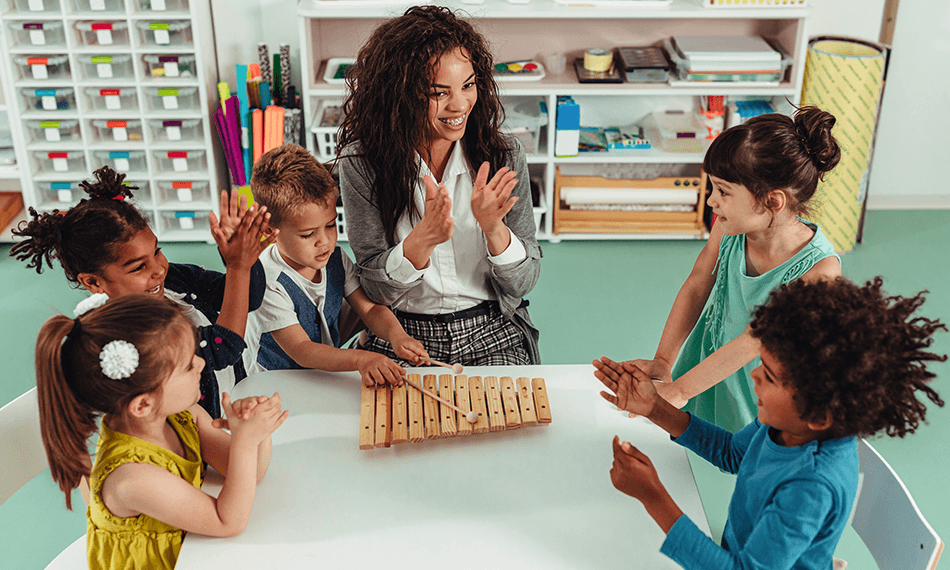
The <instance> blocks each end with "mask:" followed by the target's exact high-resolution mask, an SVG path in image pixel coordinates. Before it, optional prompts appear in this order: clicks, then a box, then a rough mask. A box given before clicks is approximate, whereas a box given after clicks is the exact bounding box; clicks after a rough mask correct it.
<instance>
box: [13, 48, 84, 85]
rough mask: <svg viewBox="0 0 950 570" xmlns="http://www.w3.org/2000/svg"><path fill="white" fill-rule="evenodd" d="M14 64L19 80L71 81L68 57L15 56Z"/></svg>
mask: <svg viewBox="0 0 950 570" xmlns="http://www.w3.org/2000/svg"><path fill="white" fill-rule="evenodd" d="M13 63H14V66H15V68H16V70H17V73H18V74H19V79H26V80H28V81H29V80H36V81H60V80H67V81H68V80H69V79H71V77H70V74H69V56H67V55H61V54H43V55H17V56H13Z"/></svg>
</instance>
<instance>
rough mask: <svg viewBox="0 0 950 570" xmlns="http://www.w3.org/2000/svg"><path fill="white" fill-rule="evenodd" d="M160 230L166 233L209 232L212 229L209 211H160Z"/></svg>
mask: <svg viewBox="0 0 950 570" xmlns="http://www.w3.org/2000/svg"><path fill="white" fill-rule="evenodd" d="M158 231H159V232H160V233H162V234H166V235H167V234H174V233H178V232H189V233H191V232H194V233H201V234H207V233H208V232H210V231H211V225H210V224H209V222H208V212H207V211H193V210H176V211H167V210H166V211H163V212H159V224H158Z"/></svg>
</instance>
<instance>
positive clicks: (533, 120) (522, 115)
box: [501, 100, 548, 153]
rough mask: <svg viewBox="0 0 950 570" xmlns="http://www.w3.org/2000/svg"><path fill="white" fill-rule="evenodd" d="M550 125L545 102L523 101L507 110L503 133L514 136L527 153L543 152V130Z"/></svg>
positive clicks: (502, 128)
mask: <svg viewBox="0 0 950 570" xmlns="http://www.w3.org/2000/svg"><path fill="white" fill-rule="evenodd" d="M547 124H548V110H547V105H545V103H544V101H540V100H538V101H522V102H520V103H518V104H516V105H515V106H514V107H512V108H510V109H505V122H504V124H502V126H501V130H502V131H503V132H506V133H509V134H511V135H514V137H515V138H517V139H518V140H519V141H521V146H523V147H524V150H525V152H529V153H533V152H540V151H541V141H542V140H544V139H543V138H541V128H542V127H544V126H546V125H547Z"/></svg>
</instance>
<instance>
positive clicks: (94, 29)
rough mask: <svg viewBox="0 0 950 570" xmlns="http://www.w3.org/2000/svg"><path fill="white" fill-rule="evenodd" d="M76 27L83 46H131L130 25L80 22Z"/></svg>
mask: <svg viewBox="0 0 950 570" xmlns="http://www.w3.org/2000/svg"><path fill="white" fill-rule="evenodd" d="M75 25H76V32H77V36H78V37H79V45H81V46H85V47H98V46H119V47H128V46H129V24H128V23H126V22H122V21H114V22H107V21H98V22H97V21H91V22H90V21H79V22H76V24H75Z"/></svg>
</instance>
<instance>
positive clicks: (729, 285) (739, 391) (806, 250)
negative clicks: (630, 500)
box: [672, 220, 841, 432]
mask: <svg viewBox="0 0 950 570" xmlns="http://www.w3.org/2000/svg"><path fill="white" fill-rule="evenodd" d="M801 221H802V223H804V224H805V225H806V226H808V227H809V228H811V229H812V230H814V232H815V235H814V236H813V237H812V239H811V241H809V242H808V243H807V244H806V245H805V247H803V248H802V249H801V250H800V251H799V252H798V253H796V254H795V255H793V256H792V257H791V258H790V259H788V260H787V261H785V262H784V263H782V264H780V265H778V266H777V267H774V268H772V269H771V270H769V271H767V272H765V273H763V274H762V275H758V276H756V277H749V276H748V274H747V273H748V272H747V270H746V257H745V247H746V241H745V235H744V234H743V235H736V236H725V235H724V236H722V242H720V244H719V258H718V260H717V261H716V267H717V271H718V273H717V274H716V283H715V285H714V286H713V289H712V291H711V292H710V294H709V298H708V299H707V300H706V306H705V307H703V312H702V314H700V316H699V320H698V321H697V323H696V326H695V327H693V330H692V332H690V333H689V337H688V338H687V339H686V342H685V343H684V344H683V348H682V349H681V350H680V354H679V357H678V358H677V360H676V364H674V366H673V370H672V376H673V380H676V379H677V378H679V377H680V376H682V375H683V374H685V373H686V372H688V371H689V370H691V369H692V368H693V367H695V366H696V365H697V364H699V363H700V362H702V361H703V360H704V359H705V358H706V357H708V356H709V355H711V354H712V353H714V352H716V351H717V350H719V349H720V348H721V347H722V346H723V345H725V344H726V343H728V342H729V341H731V340H732V339H734V338H736V337H737V336H739V335H740V334H742V331H744V330H745V328H746V327H747V326H748V325H749V323H750V322H752V312H753V311H755V308H756V307H758V306H759V305H761V304H763V303H765V302H766V300H768V297H769V293H771V292H772V290H773V289H775V288H777V287H778V286H779V285H782V284H783V283H789V282H791V281H794V280H795V279H798V278H799V277H801V276H802V275H804V274H805V273H806V272H808V270H809V269H811V268H812V267H813V266H814V265H815V264H816V263H818V262H819V261H821V260H822V259H825V258H826V257H835V258H837V259H838V261H839V263H840V261H841V258H840V257H838V254H836V253H835V250H834V246H832V245H831V242H830V241H828V238H826V237H825V234H824V233H822V231H821V228H819V227H818V226H817V225H816V224H813V223H811V222H806V221H804V220H801ZM759 362H760V359H759V357H758V356H756V357H755V359H753V360H752V361H751V362H749V363H748V364H746V365H745V366H743V367H742V368H740V369H739V370H737V371H736V372H735V373H734V374H733V375H731V376H729V377H728V378H726V379H725V380H723V381H722V382H720V383H718V384H716V385H715V386H713V387H712V388H709V389H708V390H706V391H705V392H703V393H702V394H699V395H698V396H696V397H694V398H692V399H691V400H690V401H689V403H688V404H686V407H684V408H683V409H684V410H687V411H689V412H690V413H692V414H694V415H696V416H698V417H700V418H703V419H704V420H706V421H708V422H711V423H714V424H716V425H718V426H721V427H723V428H725V429H727V430H729V431H732V432H736V431H739V430H740V429H742V428H743V427H745V426H746V425H748V424H749V423H750V422H752V420H753V419H755V417H756V415H757V414H758V409H757V406H756V400H757V398H756V396H755V391H754V390H753V383H752V376H751V375H750V373H751V372H752V370H753V369H754V368H755V367H757V366H758V365H759Z"/></svg>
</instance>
